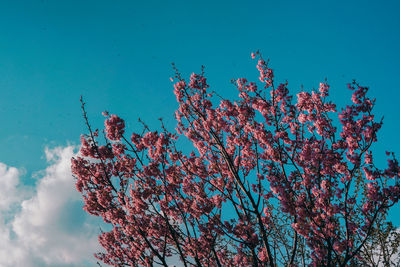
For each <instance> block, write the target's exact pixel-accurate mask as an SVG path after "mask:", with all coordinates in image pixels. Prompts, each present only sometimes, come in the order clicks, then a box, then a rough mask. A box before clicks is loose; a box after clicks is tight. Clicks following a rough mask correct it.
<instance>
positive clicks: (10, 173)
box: [0, 146, 100, 267]
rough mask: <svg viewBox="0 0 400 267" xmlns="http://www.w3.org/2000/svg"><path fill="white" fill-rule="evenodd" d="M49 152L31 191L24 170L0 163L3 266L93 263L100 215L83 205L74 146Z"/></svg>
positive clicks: (0, 229)
mask: <svg viewBox="0 0 400 267" xmlns="http://www.w3.org/2000/svg"><path fill="white" fill-rule="evenodd" d="M45 152H46V159H47V161H48V163H49V164H50V165H49V166H48V167H47V168H46V170H45V171H43V172H41V175H42V177H41V178H40V179H39V180H38V181H37V184H36V186H35V187H34V188H33V189H34V191H33V192H31V193H29V187H26V186H24V185H21V184H20V183H19V177H20V174H21V172H20V171H18V170H17V169H15V168H11V167H7V166H6V165H4V164H2V163H0V201H2V203H0V266H5V267H6V266H16V267H18V266H24V267H25V266H31V267H36V266H61V265H63V266H84V265H85V264H90V266H93V265H95V262H96V261H95V259H94V257H93V253H94V252H97V251H99V250H100V247H99V245H98V242H97V235H98V230H99V222H100V220H96V218H92V216H90V215H87V214H86V213H85V212H84V211H83V210H82V204H83V203H82V201H81V196H80V194H79V193H78V192H77V191H76V189H75V186H74V179H73V177H72V175H71V171H70V162H71V157H72V156H73V155H74V152H73V147H72V146H68V147H65V148H60V147H59V148H55V149H46V151H45ZM11 207H12V208H11Z"/></svg>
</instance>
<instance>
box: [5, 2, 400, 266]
mask: <svg viewBox="0 0 400 267" xmlns="http://www.w3.org/2000/svg"><path fill="white" fill-rule="evenodd" d="M0 7H1V8H0V96H1V97H0V114H1V116H0V125H2V129H1V131H0V146H1V147H2V149H1V150H0V162H1V164H3V165H1V166H3V167H4V171H1V170H2V168H3V167H1V166H0V167H1V168H0V179H2V180H1V181H0V184H2V183H3V184H4V185H6V184H7V186H9V188H12V190H14V189H15V190H16V191H15V192H19V193H16V194H18V198H16V199H14V198H11V195H10V200H9V201H11V202H10V203H12V205H11V204H10V205H11V206H12V209H9V208H6V207H5V206H4V205H1V203H0V215H1V217H0V219H1V220H2V221H1V222H0V234H3V236H4V235H7V233H8V236H9V239H10V241H9V242H11V243H12V244H14V245H15V246H19V244H22V243H23V244H25V245H26V247H25V248H26V249H25V252H26V253H25V252H24V253H25V254H24V255H25V256H23V257H25V258H24V261H25V262H24V264H27V265H22V263H20V262H18V256H16V258H15V262H14V263H13V264H14V265H11V263H10V265H7V264H8V263H5V262H2V261H1V260H2V259H0V265H1V264H3V265H5V266H43V264H47V265H48V266H61V265H60V264H61V263H60V262H63V260H62V259H61V260H60V259H58V258H57V257H56V256H54V255H56V254H57V253H55V254H54V255H53V254H51V253H50V254H49V256H48V258H46V257H45V256H41V254H39V256H36V258H32V257H33V256H32V255H35V253H34V252H35V250H32V251H31V250H30V249H32V248H33V247H34V246H35V245H37V243H35V242H39V241H37V240H36V239H35V238H33V237H32V238H28V237H26V236H25V237H24V238H20V236H18V234H19V233H24V231H26V229H30V228H29V227H31V226H32V225H35V223H34V222H31V224H30V223H29V221H25V222H24V223H25V225H23V224H22V223H20V224H18V222H21V220H20V219H19V218H25V217H24V216H27V215H24V214H27V212H28V211H29V212H37V213H38V215H37V216H40V214H44V215H43V216H45V215H46V214H48V212H50V211H49V209H48V208H46V206H45V205H44V206H43V204H37V206H36V208H34V207H33V206H30V205H29V204H24V205H23V204H22V203H36V202H35V201H36V200H35V199H40V197H39V196H41V195H46V196H47V195H48V193H46V192H47V191H46V190H53V191H54V190H55V189H54V188H53V189H49V188H48V187H46V186H43V185H42V184H43V183H45V182H43V181H46V177H50V178H48V179H50V180H52V179H53V180H54V181H58V182H54V183H56V184H58V183H59V184H63V182H62V181H64V182H66V181H67V180H68V179H69V178H71V177H70V173H69V172H68V168H66V169H63V171H60V172H59V173H58V174H56V172H51V171H49V168H50V169H51V168H55V167H54V166H59V165H60V164H61V165H62V164H64V165H65V164H66V165H65V166H67V165H68V159H67V156H66V155H68V156H69V157H70V156H71V155H73V153H74V152H73V149H74V146H76V145H78V144H79V138H80V134H81V133H84V132H85V131H86V129H85V126H84V121H83V118H82V113H81V110H80V103H79V98H80V96H81V95H82V96H83V97H84V99H85V101H86V103H87V112H88V116H89V119H90V120H91V122H92V124H93V125H94V126H95V127H96V128H101V127H102V125H103V117H102V116H101V112H102V111H104V110H107V111H109V112H110V113H112V114H118V115H119V116H121V117H122V118H124V119H125V120H126V122H127V125H128V127H130V128H131V129H133V128H135V127H137V119H138V118H139V117H140V118H141V119H143V120H144V121H145V122H146V123H147V124H148V125H150V126H151V127H158V125H159V122H158V120H157V119H158V118H159V117H163V118H164V119H165V121H166V124H167V126H168V127H169V128H170V129H173V128H174V127H175V126H174V121H173V117H172V114H173V112H174V109H175V108H176V107H177V104H176V103H175V96H174V95H173V93H172V84H171V82H170V80H169V77H171V76H173V70H172V68H171V63H172V62H175V64H176V66H177V67H178V69H179V70H180V71H181V72H182V74H183V75H184V76H185V77H188V76H189V75H190V74H191V73H192V72H198V71H199V70H200V66H201V65H204V66H206V75H207V77H208V80H209V83H210V85H211V87H212V89H213V90H216V91H217V92H219V93H220V94H221V95H223V96H226V97H232V96H235V95H236V91H235V88H234V87H233V86H232V85H231V84H230V80H231V79H233V78H235V79H236V78H239V77H247V78H249V79H250V80H256V78H257V70H256V68H255V64H256V62H255V61H253V60H252V59H251V58H250V53H251V52H253V51H256V50H260V51H261V52H262V54H263V56H264V58H269V59H270V64H271V66H272V68H273V69H274V71H275V75H276V79H277V81H281V82H283V81H285V80H287V81H288V82H289V89H290V90H292V92H293V93H296V92H298V91H299V90H300V88H301V86H302V85H303V86H304V89H305V90H311V89H312V88H317V86H318V84H319V83H320V82H322V81H324V79H325V78H327V79H328V83H329V84H330V85H331V88H332V89H331V95H332V99H333V100H334V101H335V102H338V103H339V106H340V105H344V104H345V103H348V101H349V99H350V92H349V91H348V90H347V89H346V84H347V83H348V82H351V81H352V80H353V79H356V80H357V81H358V82H359V83H360V84H362V85H365V86H369V87H370V88H371V90H370V95H371V96H373V97H376V98H377V102H376V103H377V104H376V109H375V112H376V115H378V116H384V126H383V129H382V130H381V131H380V134H379V136H378V139H379V141H378V144H377V145H376V146H375V150H374V151H375V153H376V154H375V159H376V160H377V161H378V165H380V166H381V167H382V166H384V164H385V157H384V151H386V150H390V151H394V152H397V155H400V143H399V141H398V138H399V132H400V125H399V123H398V122H399V115H400V105H399V104H398V101H399V97H400V88H399V85H398V78H399V77H400V67H399V62H400V51H399V47H400V17H399V16H398V14H399V11H400V4H399V2H398V1H382V2H380V3H378V2H377V1H365V0H363V1H328V0H323V1H321V0H319V1H269V0H265V1H247V2H245V1H233V0H231V1H215V0H214V1H204V0H203V1H100V0H98V1H61V0H60V1H47V0H42V1H35V0H32V1H22V0H21V1H3V2H2V4H1V6H0ZM46 151H47V152H46ZM63 151H64V152H63ZM75 151H76V147H75ZM49 155H50V158H49ZM51 155H53V158H51ZM57 164H59V165H57ZM65 166H64V167H65ZM10 170H11V172H12V173H11V174H10V173H8V172H9V171H10ZM7 175H8V176H7ZM10 175H11V176H10ZM4 177H17V178H15V179H14V180H13V179H10V178H8V179H7V178H4ZM68 177H69V178H68ZM64 179H65V180H64ZM71 179H72V178H71ZM16 180H18V181H19V182H18V183H15V181H16ZM53 180H52V181H53ZM64 185H65V186H64V191H63V190H62V191H60V192H59V193H60V197H61V196H64V198H65V199H64V200H60V203H59V206H57V209H55V210H54V212H55V213H54V214H55V215H57V216H58V217H57V218H63V219H59V220H58V221H57V220H55V221H54V222H52V224H51V225H53V227H54V229H53V230H54V231H55V232H57V233H59V234H60V236H62V234H63V233H64V232H63V231H65V232H67V230H66V229H69V228H68V227H73V225H74V221H75V220H78V221H79V223H78V225H79V227H81V228H79V227H78V228H76V227H75V228H74V231H75V232H73V233H74V237H76V240H84V239H87V240H89V241H90V240H94V239H91V238H95V233H91V235H90V236H89V237H88V236H86V237H85V236H82V235H81V233H83V232H85V231H86V230H85V229H86V228H85V227H88V226H90V225H92V226H93V225H94V226H95V227H97V226H98V225H99V222H98V221H95V220H93V219H91V218H89V217H88V216H86V215H85V214H84V213H83V212H81V211H80V207H79V203H80V202H79V198H77V195H76V194H75V192H74V191H73V189H71V190H70V189H65V188H70V187H71V188H72V187H73V180H71V181H70V182H66V184H64ZM68 186H70V187H68ZM0 192H2V191H0ZM10 192H11V191H10ZM13 192H14V191H13ZM62 192H64V193H62ZM4 195H5V196H6V193H4ZM7 196H8V195H7ZM49 196H51V194H50V195H49ZM0 199H4V198H3V197H0ZM4 201H5V200H4ZM37 201H38V200H37ZM37 203H42V202H40V201H38V202H37ZM32 205H33V204H32ZM41 205H42V206H41ZM2 207H3V208H2ZM71 207H73V208H71ZM24 209H27V210H24ZM67 210H72V211H73V212H70V213H68V212H67ZM396 213H397V215H396ZM35 214H36V213H35ZM399 214H400V208H399V207H398V206H397V207H395V208H394V209H393V211H392V213H391V216H390V218H391V219H392V220H393V221H394V222H395V224H396V225H397V226H399V225H400V215H399ZM46 216H47V215H46ZM48 216H50V215H48ZM63 216H64V217H63ZM28 217H29V216H28ZM28 217H26V218H28ZM50 217H51V216H50ZM77 218H78V219H77ZM79 218H80V219H79ZM18 220H20V221H18ZM61 222H63V223H65V225H61ZM18 225H19V226H18ZM39 225H40V224H39ZM75 226H76V225H75ZM18 227H20V228H18ZM21 227H22V228H21ZM18 231H19V232H18ZM43 235H44V236H46V237H50V236H53V235H54V236H57V235H56V234H54V233H53V234H49V233H47V232H46V233H43ZM74 240H75V239H74ZM74 240H72V241H71V242H75V241H76V240H75V241H74ZM89 241H88V242H89ZM0 242H3V243H0V251H1V248H2V247H9V248H10V247H11V245H10V244H11V243H6V242H8V241H3V240H1V239H0ZM49 242H50V241H49ZM76 242H78V241H76ZM79 242H83V241H79ZM90 242H92V241H90ZM44 244H47V245H48V246H51V244H52V243H51V242H50V243H46V242H45V243H44ZM14 245H13V246H14ZM95 245H96V244H95V243H90V245H88V247H90V248H95V247H96V246H95ZM43 249H44V250H45V247H43ZM59 251H63V253H65V255H74V253H77V252H76V251H69V250H68V248H67V246H65V247H60V250H59ZM68 253H71V254H68ZM61 254H62V253H61ZM21 255H22V254H21ZM52 255H53V256H52ZM58 255H60V253H58ZM62 255H64V254H62ZM91 255H92V253H91V252H90V253H89V252H88V253H87V255H80V254H79V255H78V256H77V258H79V262H71V263H68V265H66V266H74V264H75V265H76V266H84V265H85V264H86V263H84V262H85V261H87V260H90V257H91ZM3 256H4V255H2V254H0V258H1V257H3ZM20 257H22V256H20ZM66 257H67V256H66ZM68 257H69V256H68ZM71 257H72V256H71ZM21 259H22V258H21ZM64 262H65V260H64ZM28 263H29V264H30V265H29V264H28ZM15 264H16V265H15ZM18 264H19V265H18ZM87 264H88V266H91V265H90V264H89V263H87Z"/></svg>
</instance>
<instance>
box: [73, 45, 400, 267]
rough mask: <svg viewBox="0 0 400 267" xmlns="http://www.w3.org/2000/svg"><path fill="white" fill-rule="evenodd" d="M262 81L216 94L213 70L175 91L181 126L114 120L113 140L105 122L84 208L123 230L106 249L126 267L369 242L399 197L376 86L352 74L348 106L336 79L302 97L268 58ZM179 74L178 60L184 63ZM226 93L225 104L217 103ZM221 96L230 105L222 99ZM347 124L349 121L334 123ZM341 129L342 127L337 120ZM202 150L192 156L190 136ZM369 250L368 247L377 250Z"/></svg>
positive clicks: (354, 251)
mask: <svg viewBox="0 0 400 267" xmlns="http://www.w3.org/2000/svg"><path fill="white" fill-rule="evenodd" d="M252 57H253V58H255V57H257V58H259V60H258V65H257V68H258V70H259V72H260V76H259V80H260V83H259V84H257V83H254V82H248V81H247V80H246V79H238V80H236V81H235V82H234V84H235V86H236V87H237V90H238V93H239V96H238V99H237V100H235V101H230V100H227V99H223V98H221V97H220V96H218V95H217V94H216V93H215V92H212V91H210V90H209V85H208V84H207V81H206V78H205V76H204V71H202V72H201V73H200V74H192V75H191V77H190V80H188V81H186V80H185V79H184V78H182V77H181V75H180V74H179V72H178V71H176V75H175V77H174V78H175V81H176V83H175V85H174V88H175V89H174V93H175V95H176V99H177V102H178V104H179V108H178V110H177V111H176V114H175V117H176V120H177V128H176V131H177V133H171V132H169V131H168V130H167V129H166V128H165V127H164V125H163V124H162V123H161V130H160V131H151V130H150V129H149V128H148V127H147V126H146V125H145V124H144V123H142V126H143V131H142V132H139V133H133V134H130V135H128V136H126V134H125V123H124V120H123V119H121V118H119V117H118V116H116V115H109V114H108V113H104V115H105V116H106V120H105V131H104V135H105V138H104V140H105V141H104V142H102V143H100V141H99V132H98V130H92V128H91V126H90V124H89V122H88V119H87V116H86V112H85V109H84V103H83V101H82V108H83V111H84V119H85V121H86V123H87V127H88V131H89V133H88V134H87V135H83V136H82V138H81V142H82V145H81V149H80V155H79V156H77V157H75V158H73V159H72V171H73V174H74V175H75V177H76V188H77V190H78V191H79V192H81V193H82V196H83V199H84V202H85V206H84V209H85V210H86V211H87V212H88V213H90V214H93V215H96V216H100V217H102V218H103V219H104V221H105V222H107V223H109V224H110V225H112V230H111V231H109V232H102V233H101V235H100V236H99V242H100V243H101V245H102V246H103V247H104V249H105V253H98V254H96V257H97V258H98V259H99V260H101V261H103V262H104V263H106V264H109V265H114V266H143V265H144V266H155V265H162V266H168V261H169V260H170V259H175V260H177V261H179V262H180V264H181V265H182V266H283V265H284V266H305V265H311V266H349V265H355V264H361V263H365V262H371V261H370V260H369V259H368V257H369V256H370V254H371V253H368V251H366V250H367V249H368V248H370V246H371V244H373V242H374V240H375V239H376V238H375V239H374V236H375V237H376V235H375V233H376V230H377V229H379V228H380V223H381V222H384V220H385V215H386V214H387V212H388V209H389V208H390V207H391V206H393V205H394V204H395V203H396V202H397V201H398V200H399V196H400V187H399V183H398V182H399V174H400V167H399V164H398V162H397V160H396V159H395V157H394V154H393V153H387V154H388V156H389V159H388V163H389V164H388V167H387V168H386V169H383V170H381V169H378V168H377V167H376V166H375V165H374V162H373V157H372V152H371V146H372V144H373V143H374V142H376V141H377V132H378V130H379V129H380V128H381V126H382V121H376V119H375V117H374V115H373V113H372V109H373V106H374V102H375V100H372V99H370V98H368V97H367V95H366V93H367V91H368V88H366V87H363V86H360V85H359V84H357V83H355V82H353V83H352V84H349V85H348V87H349V89H350V90H352V91H353V94H352V98H351V100H352V103H351V104H349V105H348V106H346V107H344V108H343V109H341V110H340V111H338V110H337V108H336V105H335V104H334V103H332V102H330V101H329V100H328V95H329V85H328V84H327V83H326V82H324V83H321V84H320V86H319V90H318V91H313V92H311V93H308V92H301V93H299V94H297V99H293V97H292V96H291V95H290V94H289V91H288V84H287V83H281V84H278V85H277V84H276V83H275V82H274V75H273V71H272V69H270V68H269V66H268V62H266V61H264V60H263V58H262V57H261V55H260V54H259V53H256V54H252ZM175 70H176V69H175ZM218 102H219V103H218ZM217 103H218V104H217ZM334 120H335V121H336V122H334ZM335 125H337V126H338V128H337V127H335ZM182 136H185V137H186V138H187V139H189V140H190V141H191V143H192V144H193V146H194V147H195V148H196V150H195V151H193V152H191V153H184V152H183V151H182V150H180V149H179V148H178V147H179V144H180V142H179V138H181V137H182ZM368 255H369V256H368Z"/></svg>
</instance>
